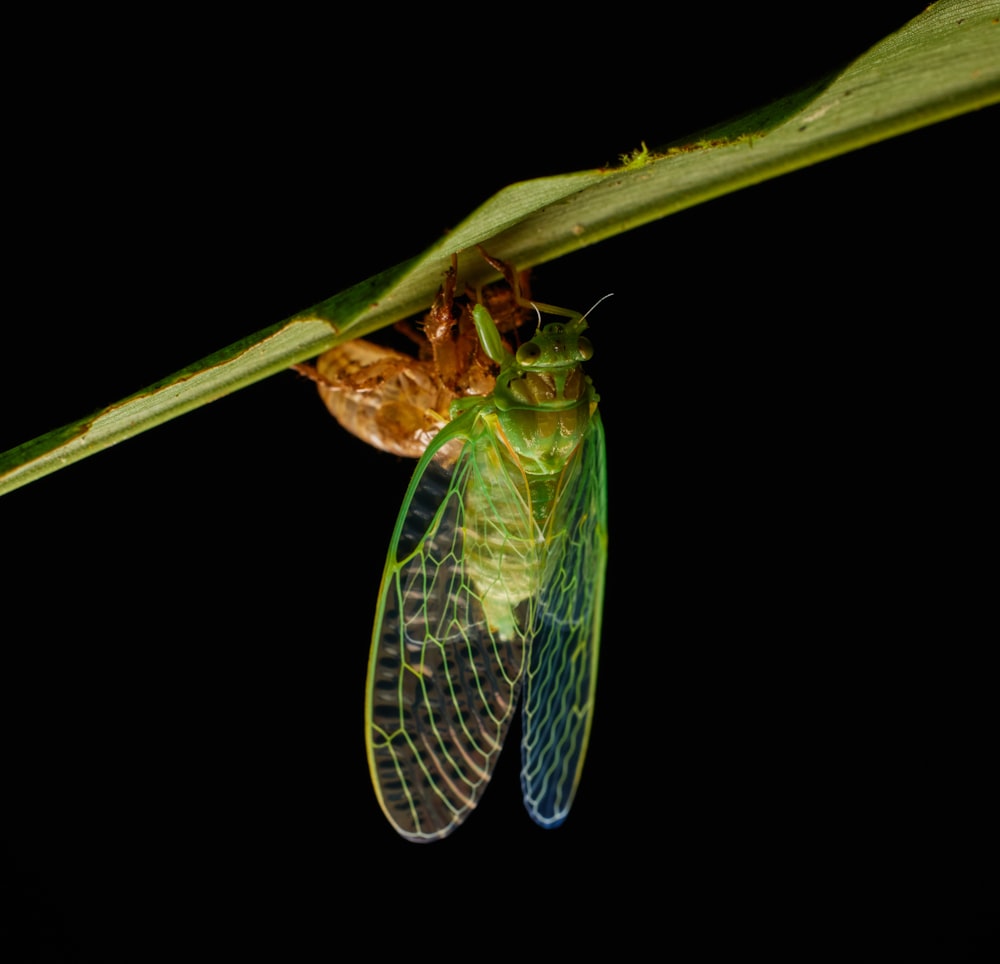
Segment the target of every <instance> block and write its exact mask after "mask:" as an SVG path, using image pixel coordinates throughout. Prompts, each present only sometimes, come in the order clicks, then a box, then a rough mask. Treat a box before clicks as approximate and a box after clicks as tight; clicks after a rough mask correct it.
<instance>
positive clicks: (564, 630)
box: [521, 412, 608, 827]
mask: <svg viewBox="0 0 1000 964" xmlns="http://www.w3.org/2000/svg"><path fill="white" fill-rule="evenodd" d="M591 418H592V421H591V427H590V431H589V432H588V434H587V436H586V437H585V438H584V440H583V441H582V442H581V443H580V447H579V448H578V449H577V452H576V453H575V454H574V457H573V458H572V459H571V460H570V461H569V463H568V464H567V466H566V468H565V470H564V472H563V476H562V479H561V481H560V490H559V495H558V498H557V503H556V507H555V510H554V512H553V513H552V516H551V517H550V519H549V526H548V528H547V530H546V538H545V542H546V546H547V555H546V560H545V565H544V574H543V576H542V578H541V581H540V589H539V594H538V599H537V604H536V607H535V614H534V623H533V627H532V640H531V645H530V657H529V665H528V672H527V678H526V682H525V691H524V697H523V698H524V711H523V735H522V741H521V789H522V792H523V794H524V805H525V807H526V808H527V810H528V813H529V814H530V815H531V818H532V819H533V820H534V821H535V822H536V823H538V824H540V825H541V826H543V827H557V826H558V825H559V824H561V823H562V822H563V820H565V819H566V815H567V814H568V813H569V809H570V806H571V805H572V803H573V797H574V795H575V793H576V788H577V784H578V783H579V781H580V773H581V771H582V769H583V760H584V756H585V755H586V752H587V741H588V739H589V736H590V724H591V719H592V717H593V710H594V689H595V686H596V683H597V655H598V649H599V646H600V638H601V609H602V606H603V601H604V570H605V564H606V562H607V547H608V536H607V488H606V479H605V473H606V469H605V453H604V429H603V427H602V425H601V421H600V417H599V415H598V414H597V412H595V413H594V414H593V416H592V417H591Z"/></svg>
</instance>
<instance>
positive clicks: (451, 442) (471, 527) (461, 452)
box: [365, 409, 540, 841]
mask: <svg viewBox="0 0 1000 964" xmlns="http://www.w3.org/2000/svg"><path fill="white" fill-rule="evenodd" d="M539 545H540V543H539V540H538V538H537V537H536V527H535V525H534V523H533V521H532V517H531V509H530V499H529V497H528V490H527V483H526V481H525V479H524V476H523V473H522V472H521V470H520V468H519V466H518V465H517V464H516V462H514V461H513V460H512V459H511V457H510V456H509V455H508V454H507V451H506V449H505V447H504V446H503V444H502V442H500V441H499V439H498V437H497V434H496V432H495V431H494V428H493V426H492V425H491V424H490V423H489V417H488V416H487V417H484V416H483V415H482V414H480V412H479V410H478V409H476V410H473V411H471V412H469V413H467V414H466V415H464V416H462V417H461V418H459V419H457V420H456V421H454V422H452V423H450V424H449V425H448V426H447V427H446V428H445V429H443V430H442V431H441V433H440V434H439V435H438V436H437V437H436V438H435V440H434V441H433V442H432V443H431V446H430V447H429V448H428V450H427V452H426V453H425V454H424V456H423V458H422V459H421V461H420V463H419V465H418V466H417V469H416V472H415V473H414V477H413V481H412V482H411V483H410V487H409V489H408V490H407V495H406V498H405V500H404V502H403V507H402V510H401V511H400V515H399V519H398V521H397V523H396V530H395V533H394V535H393V540H392V543H391V545H390V548H389V554H388V558H387V560H386V567H385V571H384V574H383V577H382V587H381V590H380V597H379V604H378V609H377V613H376V618H375V627H374V631H373V637H372V649H371V656H370V660H369V669H368V689H367V698H366V707H365V719H366V731H367V741H368V761H369V767H370V769H371V774H372V781H373V783H374V785H375V790H376V793H377V795H378V799H379V802H380V804H381V806H382V809H383V810H384V812H385V814H386V816H387V817H388V818H389V820H390V822H391V823H392V824H393V825H394V826H395V828H396V829H397V831H398V832H399V833H400V834H402V835H403V836H404V837H406V838H408V839H410V840H414V841H428V840H435V839H439V838H441V837H444V836H446V835H447V834H449V833H450V832H451V831H452V830H454V829H455V828H456V827H457V826H458V825H459V824H460V823H461V822H462V821H463V820H464V819H465V818H466V816H468V814H469V812H471V810H472V809H473V808H474V807H475V806H476V803H477V802H478V800H479V797H480V795H481V793H482V792H483V790H484V789H485V787H486V784H487V783H488V781H489V779H490V776H491V774H492V772H493V768H494V766H495V764H496V760H497V756H498V754H499V752H500V749H501V748H502V746H503V741H504V737H505V736H506V733H507V729H508V727H509V725H510V721H511V718H512V714H513V710H514V708H515V706H516V704H517V698H518V693H519V690H520V686H521V679H522V675H523V660H524V654H525V653H526V651H527V646H526V639H527V629H528V627H530V625H531V622H532V619H533V605H534V600H533V589H534V587H535V585H537V569H538V567H539V565H540V561H539V558H538V557H539V553H540V548H539ZM509 560H516V561H509ZM532 567H534V568H535V575H534V577H533V578H534V581H531V579H530V578H529V574H530V570H531V568H532Z"/></svg>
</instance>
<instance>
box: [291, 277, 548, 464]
mask: <svg viewBox="0 0 1000 964" xmlns="http://www.w3.org/2000/svg"><path fill="white" fill-rule="evenodd" d="M490 261H491V263H494V262H493V259H490ZM495 266H497V267H498V268H500V269H502V270H503V272H504V274H505V278H507V279H509V280H505V281H503V282H497V283H496V284H492V285H488V286H486V287H485V288H483V289H482V290H480V291H472V290H469V291H467V292H466V294H465V295H461V296H457V295H456V293H455V288H456V274H455V268H454V266H452V268H451V269H450V270H449V271H448V273H447V275H446V277H445V282H444V284H443V285H442V287H441V290H440V291H439V292H438V295H437V297H436V299H435V301H434V304H433V306H432V307H431V310H430V311H429V312H428V313H427V315H426V316H425V317H424V318H423V319H421V320H420V321H419V322H417V323H416V324H414V323H411V322H404V323H401V324H400V325H397V330H398V331H400V332H401V333H403V334H404V335H405V336H406V337H407V338H408V339H409V340H410V341H411V342H413V343H414V344H415V346H416V349H417V355H416V357H414V356H413V355H410V354H406V353H405V352H402V351H398V350H397V349H394V348H390V347H387V346H385V345H380V344H376V343H374V342H371V341H367V340H365V339H356V340H354V341H350V342H345V343H344V344H343V345H338V346H337V347H336V348H332V349H330V351H328V352H326V353H324V354H323V355H321V356H320V357H319V359H317V361H316V365H315V367H314V368H313V367H311V366H308V365H296V366H294V367H295V369H296V370H297V371H299V372H301V373H302V374H304V375H306V376H307V377H309V378H311V379H312V380H313V381H315V382H316V384H317V387H318V389H319V394H320V397H321V398H322V399H323V402H324V403H325V404H326V407H327V409H328V410H329V411H330V414H331V415H333V416H334V418H336V419H337V421H338V422H339V423H340V424H341V426H342V427H344V428H346V429H347V430H348V431H349V432H351V433H352V434H353V435H355V436H357V437H358V438H360V439H362V441H365V442H368V443H369V444H370V445H373V446H375V447H376V448H379V449H382V450H383V451H386V452H390V453H392V454H394V455H400V456H403V457H406V458H419V457H420V456H421V455H422V454H423V452H424V450H425V449H426V448H427V446H428V444H429V443H430V441H431V439H433V438H434V437H435V435H437V433H438V432H439V431H440V430H441V428H442V427H443V426H444V425H445V424H447V422H448V420H449V418H450V417H451V409H452V403H453V402H455V401H456V400H458V399H462V398H467V397H473V396H483V395H488V394H489V393H490V392H492V390H493V386H494V384H495V382H496V376H497V372H498V370H499V366H498V365H497V364H496V362H494V361H493V360H492V359H490V358H489V356H488V355H487V354H486V353H485V352H484V351H483V348H482V345H481V343H480V341H479V336H478V333H477V330H476V326H475V323H474V321H473V317H472V308H473V306H474V305H475V304H477V303H481V304H484V305H487V306H491V307H490V310H491V311H494V310H495V311H496V312H497V314H498V315H499V317H500V318H501V324H500V325H499V326H498V327H499V330H500V331H501V332H503V333H507V334H509V333H511V332H513V331H515V330H516V328H517V327H518V326H519V325H521V324H523V323H524V322H525V321H527V320H528V319H529V318H530V317H531V316H532V313H531V309H530V308H528V307H526V305H525V303H524V301H523V298H524V292H525V291H526V288H527V273H526V272H525V273H522V274H521V275H519V276H515V275H514V274H513V271H512V269H509V268H508V267H507V266H506V265H503V264H502V263H501V262H496V263H495ZM512 282H513V283H512ZM511 350H513V346H511Z"/></svg>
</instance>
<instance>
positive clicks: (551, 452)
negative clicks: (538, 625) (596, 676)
mask: <svg viewBox="0 0 1000 964" xmlns="http://www.w3.org/2000/svg"><path fill="white" fill-rule="evenodd" d="M585 324H586V323H585V322H584V321H583V319H582V318H578V319H576V320H575V321H574V322H573V323H571V324H569V325H565V324H561V323H556V324H551V325H547V326H545V327H544V328H542V329H540V330H539V331H538V332H537V333H536V334H535V336H534V337H533V338H532V339H531V340H530V341H528V342H526V343H525V344H524V345H522V346H521V348H519V349H518V351H517V353H516V354H514V355H513V356H511V358H510V359H506V360H505V361H504V362H503V364H502V367H501V372H500V375H499V377H498V379H497V382H496V386H495V388H494V391H493V395H492V399H491V402H490V403H489V405H488V408H489V409H490V410H489V411H484V413H483V414H482V415H481V417H482V418H483V419H484V421H485V422H486V423H487V424H489V425H490V430H489V431H485V432H483V433H482V436H481V439H482V441H481V442H480V443H479V445H480V451H477V455H476V461H477V470H478V472H479V478H478V479H477V482H478V484H477V485H476V486H470V487H469V489H468V490H467V495H466V500H465V524H464V552H465V567H466V572H467V573H468V574H469V575H470V576H471V577H472V580H473V583H474V584H475V586H476V590H477V595H478V596H479V597H480V598H481V599H482V601H483V608H484V610H485V612H486V615H487V618H488V620H489V622H490V624H491V626H496V627H497V628H498V630H499V632H500V634H501V636H503V637H504V638H506V639H511V638H513V637H514V636H515V635H518V634H520V633H523V627H524V626H529V625H530V624H531V621H532V615H531V613H530V605H531V602H532V600H534V598H535V597H536V596H537V594H538V590H539V588H540V585H541V580H542V579H543V578H545V576H544V565H543V561H544V557H545V554H546V553H547V551H548V542H549V540H550V537H551V533H550V531H549V530H550V524H551V521H552V519H551V515H552V507H553V506H554V505H556V504H557V503H558V501H559V494H560V491H561V489H562V488H563V486H564V485H565V483H566V479H565V472H566V468H567V466H570V465H573V454H574V452H575V450H576V449H577V447H578V446H579V445H580V443H581V442H582V440H583V439H584V437H585V436H586V434H587V432H588V429H589V422H590V417H591V414H592V413H593V411H594V409H595V408H596V405H597V396H596V394H595V392H594V390H593V388H592V386H591V384H590V380H589V379H588V378H587V377H586V376H585V375H584V373H583V369H582V367H581V363H582V362H583V361H585V360H586V359H588V358H590V357H591V355H592V353H593V350H592V349H591V347H590V343H589V341H587V339H586V338H584V337H582V335H581V332H582V330H583V328H584V327H585ZM501 478H502V479H503V483H502V484H493V483H492V482H491V480H498V479H501ZM525 606H528V607H529V609H528V610H526V609H525Z"/></svg>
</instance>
